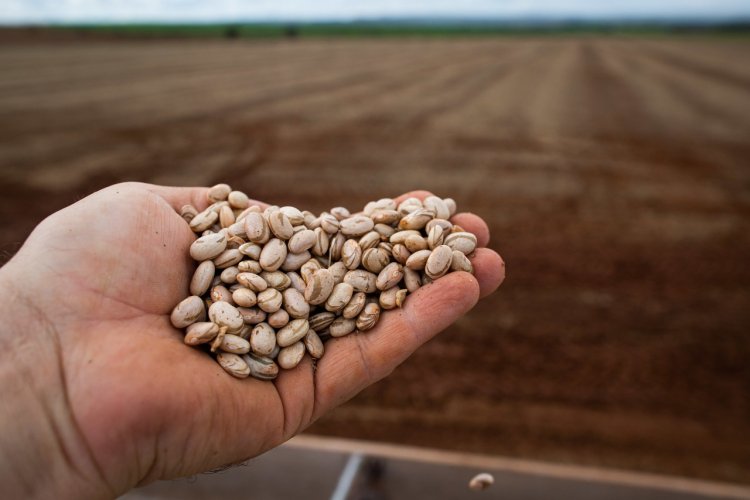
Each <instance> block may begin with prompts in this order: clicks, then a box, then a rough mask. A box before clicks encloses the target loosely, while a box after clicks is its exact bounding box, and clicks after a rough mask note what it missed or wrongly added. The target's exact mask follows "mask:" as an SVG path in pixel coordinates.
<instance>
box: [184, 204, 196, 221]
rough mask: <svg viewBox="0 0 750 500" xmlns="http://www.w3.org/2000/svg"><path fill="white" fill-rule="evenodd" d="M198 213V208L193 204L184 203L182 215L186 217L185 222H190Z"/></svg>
mask: <svg viewBox="0 0 750 500" xmlns="http://www.w3.org/2000/svg"><path fill="white" fill-rule="evenodd" d="M196 215H198V209H197V208H195V207H194V206H193V205H190V204H188V205H183V206H182V208H180V217H182V218H183V219H185V222H187V223H190V221H191V220H193V217H195V216H196Z"/></svg>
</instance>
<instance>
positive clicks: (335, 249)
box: [328, 233, 346, 261]
mask: <svg viewBox="0 0 750 500" xmlns="http://www.w3.org/2000/svg"><path fill="white" fill-rule="evenodd" d="M344 243H346V236H344V235H343V234H341V233H337V234H336V235H335V236H334V237H333V238H331V242H330V244H329V245H328V256H329V257H330V259H331V261H337V260H341V250H342V249H343V248H344Z"/></svg>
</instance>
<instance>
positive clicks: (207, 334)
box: [184, 321, 219, 346]
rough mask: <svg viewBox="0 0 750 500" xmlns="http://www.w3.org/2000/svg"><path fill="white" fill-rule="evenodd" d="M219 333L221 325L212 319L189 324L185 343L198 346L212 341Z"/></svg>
mask: <svg viewBox="0 0 750 500" xmlns="http://www.w3.org/2000/svg"><path fill="white" fill-rule="evenodd" d="M218 333H219V325H217V324H216V323H214V322H212V321H201V322H200V323H193V324H192V325H188V327H187V330H186V332H185V339H184V341H185V344H187V345H192V346H196V345H199V344H205V343H206V342H211V341H212V340H213V339H214V338H215V337H216V335H217V334H218Z"/></svg>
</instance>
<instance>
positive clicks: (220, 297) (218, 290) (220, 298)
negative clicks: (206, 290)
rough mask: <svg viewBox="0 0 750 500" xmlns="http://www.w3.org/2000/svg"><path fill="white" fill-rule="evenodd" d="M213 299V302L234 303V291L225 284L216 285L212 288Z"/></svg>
mask: <svg viewBox="0 0 750 500" xmlns="http://www.w3.org/2000/svg"><path fill="white" fill-rule="evenodd" d="M211 301H212V302H229V303H230V304H232V305H234V299H232V293H231V292H230V291H229V290H227V287H225V286H224V285H216V286H214V287H212V288H211Z"/></svg>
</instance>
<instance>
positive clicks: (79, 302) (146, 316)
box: [0, 183, 505, 496]
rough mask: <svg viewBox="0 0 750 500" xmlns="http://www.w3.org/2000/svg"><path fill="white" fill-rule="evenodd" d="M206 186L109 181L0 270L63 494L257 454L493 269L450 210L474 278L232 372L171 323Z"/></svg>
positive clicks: (451, 313) (373, 371)
mask: <svg viewBox="0 0 750 500" xmlns="http://www.w3.org/2000/svg"><path fill="white" fill-rule="evenodd" d="M206 191H207V190H206V189H204V188H169V187H161V186H154V185H149V184H139V183H125V184H118V185H115V186H111V187H109V188H106V189H104V190H101V191H99V192H97V193H94V194H93V195H91V196H89V197H87V198H85V199H83V200H81V201H79V202H78V203H75V204H74V205H71V206H70V207H67V208H65V209H63V210H61V211H59V212H57V213H55V214H54V215H52V216H50V217H49V218H47V219H46V220H45V221H44V222H42V223H41V224H40V225H39V226H38V227H37V228H36V229H35V230H34V232H33V233H32V234H31V236H30V237H29V239H28V240H27V242H26V243H25V244H24V246H23V247H22V249H21V250H20V251H19V253H18V254H17V255H16V256H15V257H14V258H13V259H12V260H11V261H10V262H9V263H8V264H7V265H6V266H5V267H3V268H2V270H0V287H2V289H3V290H4V291H8V292H9V293H12V295H13V297H14V301H15V303H16V304H18V305H17V306H16V307H15V308H14V310H13V311H11V314H12V315H13V316H14V318H15V319H14V323H13V324H14V325H15V328H13V329H12V332H11V331H10V329H7V328H6V330H4V331H3V332H2V335H4V336H5V339H4V340H8V341H9V343H10V345H11V346H12V349H11V351H13V352H14V353H16V356H14V357H13V359H15V361H16V362H18V363H20V364H24V363H26V362H28V361H29V359H28V357H24V353H26V354H28V353H29V352H30V351H33V353H34V354H33V355H34V357H35V358H34V359H33V362H34V363H35V365H34V366H38V365H36V364H37V363H44V364H45V365H44V366H46V368H45V369H44V370H41V371H40V370H38V369H37V372H39V373H37V374H34V370H33V369H24V370H21V371H22V372H23V373H26V372H29V373H31V374H32V375H30V376H33V377H36V378H37V379H38V380H35V381H33V382H34V383H33V384H31V386H33V387H35V388H37V389H38V390H35V391H31V392H32V393H33V397H34V398H35V399H34V401H37V400H38V402H39V404H41V405H42V406H43V407H45V408H48V410H47V411H45V414H48V417H49V418H48V419H42V420H48V422H49V425H50V426H51V428H52V432H46V431H45V432H41V431H40V432H39V433H38V434H37V436H44V435H50V436H52V437H53V439H54V441H55V442H54V443H48V444H47V446H49V447H50V449H54V450H56V451H55V453H56V455H55V456H59V457H60V458H59V460H60V461H62V462H63V464H62V465H59V464H58V465H56V467H58V468H60V471H62V473H63V474H64V473H66V471H67V475H68V483H66V486H65V491H71V492H76V494H78V493H80V494H81V495H82V496H84V495H88V496H99V495H104V496H107V495H117V494H120V493H123V492H124V491H127V490H128V489H130V488H132V487H134V486H136V485H138V484H144V483H148V482H150V481H153V480H156V479H166V478H173V477H178V476H185V475H189V474H193V473H196V472H200V471H205V470H209V469H212V468H216V467H219V466H222V465H226V464H231V463H235V462H240V461H243V460H245V459H247V458H250V457H253V456H256V455H259V454H261V453H263V452H264V451H266V450H268V449H270V448H273V447H274V446H277V445H279V444H281V443H283V442H284V441H286V440H287V439H289V438H290V437H292V436H294V435H295V434H297V433H299V432H300V431H302V430H303V429H305V428H306V427H307V426H309V425H310V424H311V423H312V422H314V421H315V420H316V419H317V418H319V417H320V416H321V415H323V414H324V413H326V412H327V411H329V410H331V409H332V408H334V407H335V406H337V405H339V404H341V403H343V402H344V401H346V400H348V399H350V398H351V397H353V396H354V395H355V394H357V393H358V392H360V391H361V390H362V389H364V388H365V387H367V386H368V385H370V384H372V383H374V382H376V381H378V380H380V379H382V378H383V377H385V376H386V375H388V374H389V373H390V372H391V371H393V369H394V368H396V367H397V366H398V365H399V364H400V363H401V362H403V361H404V360H405V359H406V358H407V357H408V356H409V355H410V354H411V353H412V352H414V351H415V350H416V349H417V348H418V347H419V346H420V345H422V344H423V343H424V342H426V341H427V340H429V339H431V338H432V337H433V336H435V335H436V334H437V333H438V332H440V331H441V330H443V329H445V328H447V327H448V326H449V325H450V324H451V323H453V322H454V321H456V320H457V319H458V318H459V317H461V316H462V315H463V314H465V313H466V312H467V311H469V310H470V309H471V308H472V307H473V306H474V305H475V304H476V302H477V301H478V300H479V298H480V297H482V296H485V295H487V294H489V293H491V292H492V291H494V290H495V289H496V288H497V287H498V286H499V285H500V283H501V282H502V281H503V279H504V276H505V269H504V264H503V261H502V259H501V258H500V257H499V256H498V255H497V254H496V253H495V252H493V251H492V250H489V249H487V248H485V247H486V245H487V243H488V242H489V231H488V229H487V225H486V224H485V223H484V222H483V221H482V220H481V219H480V218H479V217H477V216H475V215H472V214H466V213H462V214H457V215H455V216H454V217H453V220H454V222H455V223H456V224H459V225H460V226H462V227H464V228H465V229H466V230H468V231H471V232H473V233H474V234H476V236H477V240H478V247H479V248H477V250H476V251H475V253H474V255H473V256H472V257H471V260H472V263H473V265H474V269H475V275H474V276H472V275H470V274H468V273H463V272H456V273H451V274H449V275H447V276H445V277H443V278H441V279H440V280H437V281H436V282H434V283H432V284H431V285H428V286H425V287H422V288H420V289H419V290H417V291H416V292H415V293H413V294H410V295H409V297H408V298H407V300H406V302H405V304H404V307H403V308H402V309H398V310H392V311H387V312H385V313H384V314H383V316H382V317H381V320H380V322H379V323H378V325H377V326H376V327H375V328H374V329H372V330H370V331H368V332H365V333H355V334H351V335H348V336H346V337H342V338H338V339H331V340H329V341H328V342H327V343H326V345H325V350H326V353H325V356H324V357H323V358H322V359H321V360H319V361H318V363H317V366H316V368H315V369H313V365H312V362H311V361H310V359H309V358H308V357H306V358H305V360H304V361H303V362H302V363H301V364H300V365H299V366H298V367H297V368H295V369H293V370H289V371H282V373H281V374H280V375H279V377H278V378H277V379H276V380H275V381H273V382H267V381H260V380H255V379H243V380H238V379H235V378H233V377H230V376H228V375H227V374H226V373H224V372H223V370H222V369H221V368H220V367H219V365H218V364H217V363H216V362H215V361H214V360H212V359H210V358H209V357H208V356H206V354H205V353H203V352H200V351H199V350H196V349H193V348H189V347H187V346H185V345H184V344H183V342H182V334H181V332H179V331H177V330H176V329H175V328H173V327H172V326H171V324H170V322H169V313H170V312H171V310H172V308H173V307H174V305H175V304H176V303H177V302H179V301H180V300H181V299H182V298H184V297H185V296H186V295H187V293H188V292H187V287H188V283H189V280H190V277H191V276H192V272H193V270H194V263H193V262H192V261H191V260H190V258H189V256H188V252H187V249H188V247H189V245H190V244H191V243H192V241H193V240H194V239H195V235H194V234H193V233H192V231H191V230H190V229H189V228H188V225H187V224H186V223H185V221H184V220H183V219H182V218H181V217H180V216H179V215H178V213H177V210H179V208H180V207H181V206H182V205H184V204H187V203H190V204H193V205H194V206H196V207H197V208H198V209H199V210H200V209H202V208H204V207H205V206H206V205H207V202H206ZM428 195H429V193H427V192H424V191H418V192H412V193H408V194H405V195H403V196H402V197H401V198H404V197H406V196H417V197H419V198H424V197H425V196H428ZM256 203H258V202H256ZM21 312H22V313H21ZM31 325H33V327H30V326H31ZM18 353H20V354H18ZM24 366H25V367H26V368H28V367H27V365H26V364H24ZM5 371H6V372H7V371H8V370H5ZM6 375H7V374H6ZM42 378H43V380H42ZM4 382H6V383H8V381H7V380H6V381H4ZM18 395H19V396H20V395H21V393H20V391H19V394H18ZM26 396H28V395H26ZM0 432H6V431H0ZM22 469H23V470H25V468H22ZM70 477H73V478H75V479H76V481H79V482H80V483H76V482H70ZM51 481H55V479H54V478H52V479H51ZM26 483H28V484H27V486H26V490H27V491H29V492H32V493H33V490H34V482H33V481H26ZM41 484H42V482H41V481H40V482H39V483H38V486H39V487H41ZM53 487H54V486H53Z"/></svg>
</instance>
